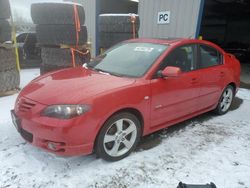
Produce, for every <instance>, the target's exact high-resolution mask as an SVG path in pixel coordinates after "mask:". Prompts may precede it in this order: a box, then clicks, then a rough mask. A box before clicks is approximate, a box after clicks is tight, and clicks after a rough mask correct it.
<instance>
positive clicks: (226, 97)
mask: <svg viewBox="0 0 250 188" xmlns="http://www.w3.org/2000/svg"><path fill="white" fill-rule="evenodd" d="M233 98H234V88H233V87H232V86H231V85H228V86H227V87H226V89H225V90H224V91H223V93H222V95H221V97H220V100H219V103H218V105H217V107H216V109H215V113H217V114H219V115H223V114H225V113H227V112H228V110H229V108H230V106H231V104H232V101H233Z"/></svg>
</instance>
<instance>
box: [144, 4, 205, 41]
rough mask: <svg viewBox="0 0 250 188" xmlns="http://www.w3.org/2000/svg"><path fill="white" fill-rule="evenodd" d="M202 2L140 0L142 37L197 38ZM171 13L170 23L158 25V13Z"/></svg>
mask: <svg viewBox="0 0 250 188" xmlns="http://www.w3.org/2000/svg"><path fill="white" fill-rule="evenodd" d="M200 3H201V0H140V2H139V16H140V19H141V27H140V32H139V35H140V37H153V38H166V37H183V38H184V37H186V38H187V37H188V38H195V34H196V29H197V24H198V17H199V11H200ZM161 11H170V12H171V13H170V23H169V24H164V25H158V24H157V17H158V12H161Z"/></svg>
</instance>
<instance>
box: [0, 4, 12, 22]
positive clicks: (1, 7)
mask: <svg viewBox="0 0 250 188" xmlns="http://www.w3.org/2000/svg"><path fill="white" fill-rule="evenodd" d="M10 15H11V12H10V2H9V0H1V1H0V19H9V18H10Z"/></svg>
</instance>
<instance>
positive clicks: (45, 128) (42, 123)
mask: <svg viewBox="0 0 250 188" xmlns="http://www.w3.org/2000/svg"><path fill="white" fill-rule="evenodd" d="M24 100H25V101H29V104H31V102H32V104H35V105H34V106H33V107H32V108H31V109H29V110H27V109H26V110H25V111H22V110H20V107H19V106H15V110H12V111H11V115H12V121H13V124H14V125H15V127H16V129H17V131H18V132H19V133H20V134H21V136H22V137H23V138H24V139H25V140H26V141H28V142H29V143H31V144H32V145H34V146H36V147H39V148H42V149H44V150H46V151H49V152H52V153H55V154H57V155H62V156H77V155H87V154H91V153H92V152H93V146H94V144H93V143H94V136H93V135H94V134H93V133H92V134H90V133H89V131H85V126H86V125H85V123H87V122H81V121H80V120H78V119H77V120H76V119H75V120H58V119H53V118H48V117H42V116H40V113H38V112H39V111H41V109H43V108H44V106H43V105H42V104H39V103H36V102H34V101H31V102H30V100H29V99H24ZM19 105H20V104H19ZM80 122H81V123H80ZM91 135H92V136H91Z"/></svg>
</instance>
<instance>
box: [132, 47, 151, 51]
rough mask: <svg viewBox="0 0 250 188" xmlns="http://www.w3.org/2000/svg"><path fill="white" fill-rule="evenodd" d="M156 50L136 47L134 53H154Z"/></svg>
mask: <svg viewBox="0 0 250 188" xmlns="http://www.w3.org/2000/svg"><path fill="white" fill-rule="evenodd" d="M153 50H154V48H148V47H136V48H135V49H134V51H136V52H152V51H153Z"/></svg>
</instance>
